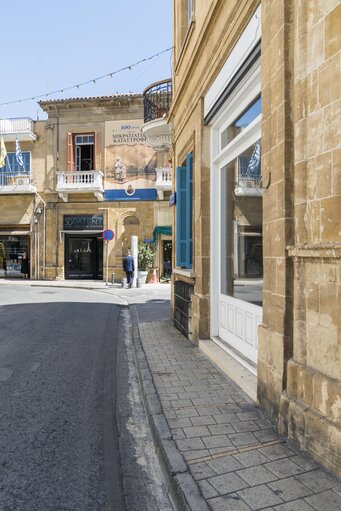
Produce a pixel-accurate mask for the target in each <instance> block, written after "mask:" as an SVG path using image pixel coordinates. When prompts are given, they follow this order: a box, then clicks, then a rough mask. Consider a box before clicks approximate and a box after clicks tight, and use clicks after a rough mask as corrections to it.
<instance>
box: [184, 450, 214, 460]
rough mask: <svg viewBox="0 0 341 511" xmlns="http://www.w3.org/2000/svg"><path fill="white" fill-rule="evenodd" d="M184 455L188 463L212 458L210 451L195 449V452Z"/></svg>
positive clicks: (185, 452)
mask: <svg viewBox="0 0 341 511" xmlns="http://www.w3.org/2000/svg"><path fill="white" fill-rule="evenodd" d="M182 455H183V457H184V458H185V460H186V461H187V462H190V461H194V460H198V459H201V458H207V457H208V456H210V452H209V450H208V449H195V450H194V451H184V452H183V453H182Z"/></svg>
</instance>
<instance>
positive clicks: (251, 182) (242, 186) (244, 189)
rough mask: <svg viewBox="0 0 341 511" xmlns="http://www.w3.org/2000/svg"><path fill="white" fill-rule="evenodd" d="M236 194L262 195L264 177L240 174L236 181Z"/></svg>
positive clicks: (239, 195)
mask: <svg viewBox="0 0 341 511" xmlns="http://www.w3.org/2000/svg"><path fill="white" fill-rule="evenodd" d="M234 194H235V195H236V196H238V197H261V196H262V194H263V188H262V177H261V176H255V177H245V176H239V178H238V179H237V182H236V183H235V188H234Z"/></svg>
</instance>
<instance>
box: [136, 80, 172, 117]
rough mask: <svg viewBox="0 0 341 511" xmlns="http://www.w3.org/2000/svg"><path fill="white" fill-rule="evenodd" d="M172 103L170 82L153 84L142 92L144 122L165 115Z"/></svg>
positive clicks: (163, 81) (162, 81)
mask: <svg viewBox="0 0 341 511" xmlns="http://www.w3.org/2000/svg"><path fill="white" fill-rule="evenodd" d="M171 103H172V80H171V79H168V80H161V81H160V82H155V83H153V84H152V85H150V86H149V87H147V88H146V89H145V90H144V91H143V106H144V122H145V123H146V122H149V121H153V120H154V119H160V118H162V117H163V116H164V115H167V114H168V112H169V109H170V107H171Z"/></svg>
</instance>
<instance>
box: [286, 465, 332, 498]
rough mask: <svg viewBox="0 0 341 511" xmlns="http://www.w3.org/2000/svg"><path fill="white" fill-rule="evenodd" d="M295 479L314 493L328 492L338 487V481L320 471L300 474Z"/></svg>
mask: <svg viewBox="0 0 341 511" xmlns="http://www.w3.org/2000/svg"><path fill="white" fill-rule="evenodd" d="M296 479H298V480H299V481H301V483H303V484H305V485H306V486H308V488H310V489H311V490H313V491H314V492H319V491H325V490H330V489H331V488H333V487H334V486H338V481H337V480H336V479H335V478H334V477H333V476H331V475H330V474H327V473H326V472H324V470H322V469H317V470H312V471H311V472H306V473H305V474H300V475H298V476H297V477H296Z"/></svg>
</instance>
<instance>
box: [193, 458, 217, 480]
mask: <svg viewBox="0 0 341 511" xmlns="http://www.w3.org/2000/svg"><path fill="white" fill-rule="evenodd" d="M189 469H190V471H191V473H192V475H193V477H194V479H196V480H198V481H199V480H200V479H208V478H209V477H213V476H215V475H216V473H215V472H214V471H213V469H212V468H211V467H210V466H209V465H208V464H207V463H206V462H203V463H190V465H189Z"/></svg>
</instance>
